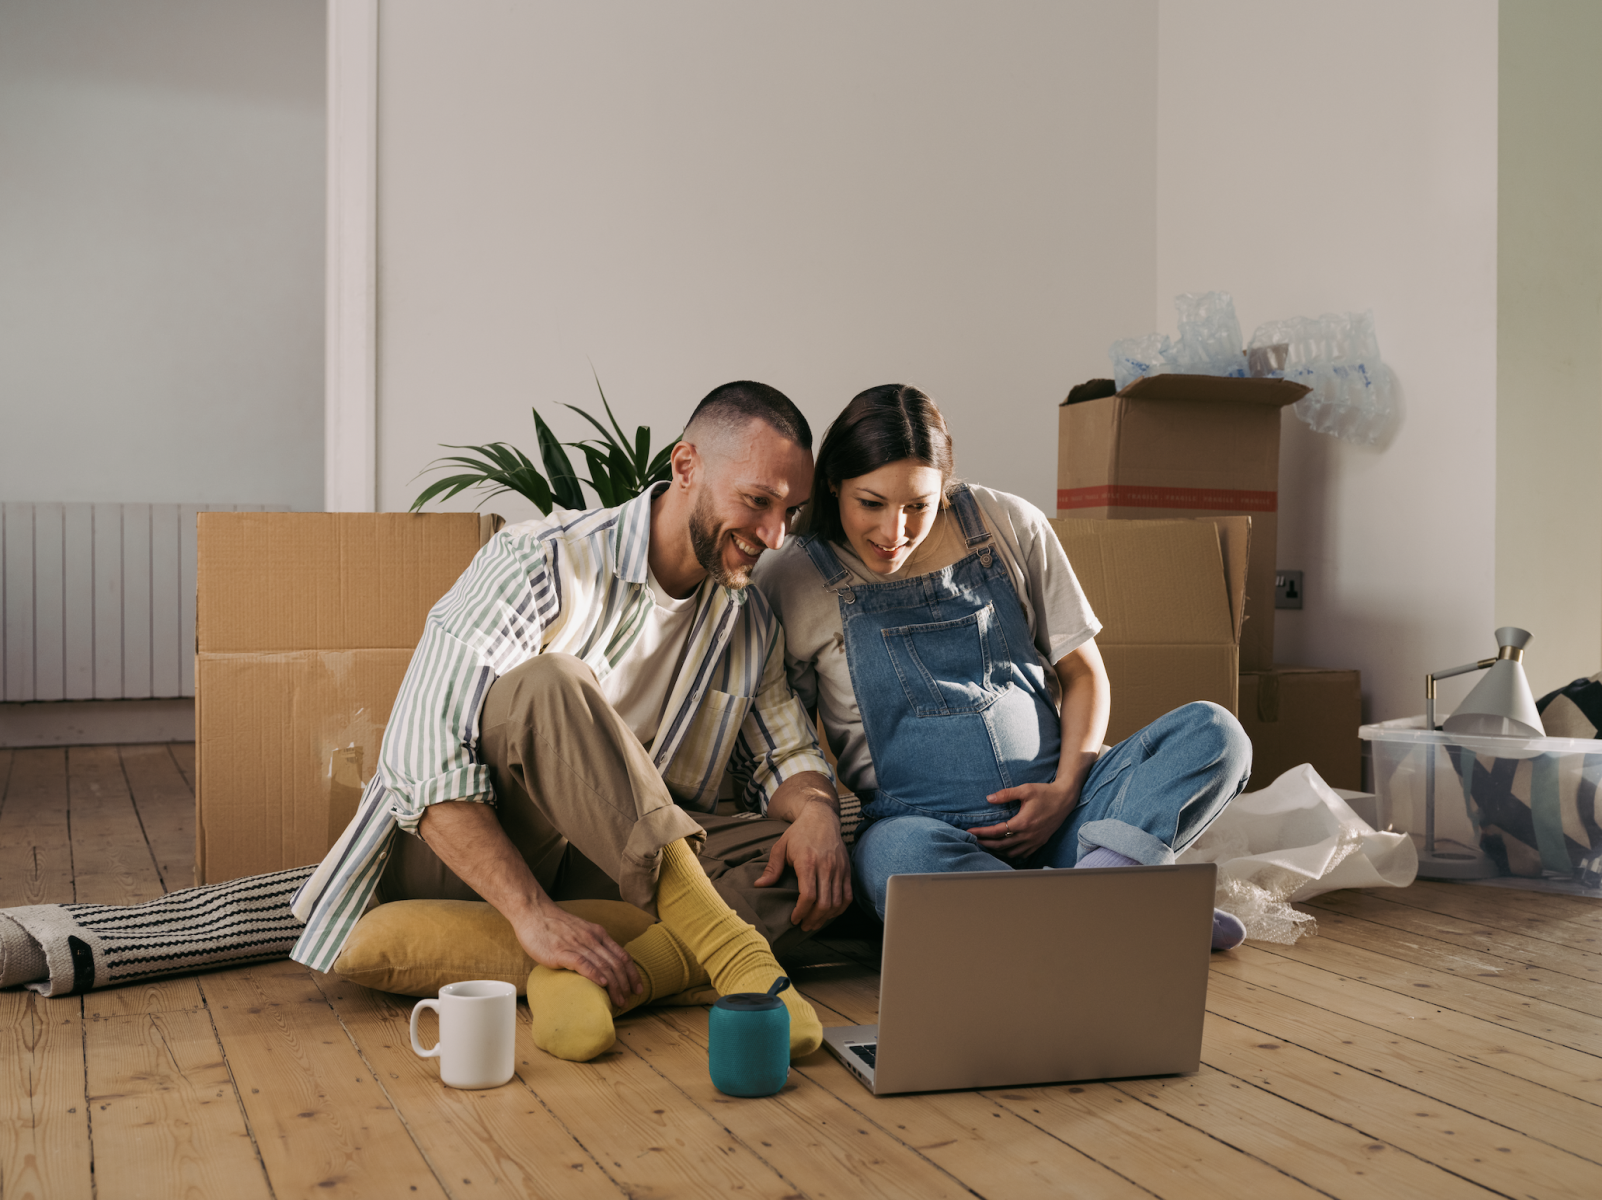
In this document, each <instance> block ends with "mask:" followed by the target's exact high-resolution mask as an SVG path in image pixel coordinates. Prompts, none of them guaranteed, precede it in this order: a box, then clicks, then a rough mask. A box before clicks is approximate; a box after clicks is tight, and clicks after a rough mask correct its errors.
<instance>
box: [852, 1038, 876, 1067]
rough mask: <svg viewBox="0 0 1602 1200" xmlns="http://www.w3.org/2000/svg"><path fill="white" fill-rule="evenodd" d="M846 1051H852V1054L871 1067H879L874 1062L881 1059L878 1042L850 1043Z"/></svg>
mask: <svg viewBox="0 0 1602 1200" xmlns="http://www.w3.org/2000/svg"><path fill="white" fill-rule="evenodd" d="M846 1049H847V1050H849V1051H851V1053H852V1054H855V1055H856V1056H857V1057H858V1058H860V1059H861V1060H862V1061H863V1062H865V1063H867V1064H868V1065H869V1066H870V1067H874V1068H877V1067H878V1063H877V1062H875V1061H874V1060H875V1059H877V1058H878V1057H879V1043H878V1042H850V1043H848V1044H847V1045H846Z"/></svg>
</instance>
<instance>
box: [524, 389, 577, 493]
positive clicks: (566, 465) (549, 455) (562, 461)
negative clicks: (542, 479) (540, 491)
mask: <svg viewBox="0 0 1602 1200" xmlns="http://www.w3.org/2000/svg"><path fill="white" fill-rule="evenodd" d="M529 411H530V412H532V413H533V414H534V428H535V430H536V431H537V433H538V435H539V439H540V457H541V458H542V459H544V460H545V470H546V471H547V472H549V474H550V477H551V494H552V495H553V496H555V497H556V502H557V503H558V504H560V505H561V506H562V507H563V508H583V507H584V493H583V492H582V491H580V490H579V481H578V476H577V475H576V474H575V473H574V471H573V463H572V460H571V459H569V458H568V456H567V451H566V450H563V449H562V443H561V442H559V441H557V440H556V434H554V433H552V432H551V427H550V426H549V425H547V424H546V423H545V421H544V418H542V417H541V416H540V414H539V411H538V410H537V409H532V408H531V409H530V410H529Z"/></svg>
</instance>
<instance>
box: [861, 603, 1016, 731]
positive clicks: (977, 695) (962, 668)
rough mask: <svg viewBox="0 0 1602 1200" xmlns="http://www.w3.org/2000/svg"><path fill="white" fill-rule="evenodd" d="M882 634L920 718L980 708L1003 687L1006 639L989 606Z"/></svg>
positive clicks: (991, 700) (1005, 679)
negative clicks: (954, 616)
mask: <svg viewBox="0 0 1602 1200" xmlns="http://www.w3.org/2000/svg"><path fill="white" fill-rule="evenodd" d="M880 634H881V636H882V637H883V639H884V647H885V650H886V652H887V653H888V654H889V656H890V664H891V666H892V667H894V668H895V672H896V677H897V678H898V679H899V680H900V681H901V689H902V691H903V692H905V693H906V697H907V703H908V704H910V705H911V706H912V711H913V712H914V713H916V714H917V715H918V716H920V717H949V716H955V715H957V714H959V713H974V712H983V711H984V710H985V709H987V708H989V707H990V706H991V705H992V704H994V703H995V702H996V701H997V700H998V699H999V698H1000V697H1001V695H1002V693H1003V692H1005V691H1006V689H1007V682H1008V677H1009V672H1008V667H1007V664H1008V658H1007V640H1006V636H1005V635H1004V634H1003V633H1002V631H1001V623H1000V622H999V621H997V620H996V610H995V607H994V606H993V605H989V604H987V605H985V606H984V607H983V608H981V609H978V610H976V611H974V612H971V613H969V614H968V615H967V616H965V617H957V618H956V619H954V620H950V621H932V622H929V623H928V624H924V625H900V626H897V627H895V628H892V629H884V630H881V631H880Z"/></svg>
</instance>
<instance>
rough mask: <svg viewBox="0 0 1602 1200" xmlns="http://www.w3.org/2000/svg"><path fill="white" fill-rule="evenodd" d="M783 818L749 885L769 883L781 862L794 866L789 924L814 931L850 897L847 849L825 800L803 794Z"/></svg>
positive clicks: (775, 877)
mask: <svg viewBox="0 0 1602 1200" xmlns="http://www.w3.org/2000/svg"><path fill="white" fill-rule="evenodd" d="M768 811H769V813H770V814H771V813H772V811H773V810H772V807H771V805H770V807H769V810H768ZM786 819H788V820H789V821H790V828H788V829H786V830H785V831H784V833H783V835H782V836H781V837H780V838H779V840H778V841H777V842H775V843H774V844H773V849H771V850H769V851H768V865H767V868H766V869H765V870H764V871H763V872H762V874H761V875H760V876H758V877H757V880H756V884H755V886H757V887H772V886H773V885H774V884H776V883H778V882H779V877H780V876H782V875H783V874H784V868H785V867H786V866H787V865H788V866H790V867H792V868H794V870H795V876H796V881H797V883H798V884H799V886H800V891H801V894H800V896H799V897H798V899H797V900H796V906H795V909H794V911H792V912H791V913H790V924H792V925H799V926H801V928H802V929H805V930H806V931H807V932H808V933H815V932H817V931H818V930H819V929H822V928H823V927H824V926H825V925H827V924H828V923H829V922H830V921H832V920H834V919H835V918H836V917H838V916H839V915H840V914H841V913H843V912H845V910H846V906H847V905H849V904H850V903H851V855H850V854H849V853H847V851H846V848H845V841H844V840H843V839H842V838H841V837H840V814H839V813H838V812H837V811H835V808H834V806H833V805H831V804H830V803H828V802H827V801H826V800H822V799H812V800H808V801H806V802H805V804H803V805H802V806H801V807H800V808H799V809H798V810H797V811H795V813H794V815H793V816H787V817H786Z"/></svg>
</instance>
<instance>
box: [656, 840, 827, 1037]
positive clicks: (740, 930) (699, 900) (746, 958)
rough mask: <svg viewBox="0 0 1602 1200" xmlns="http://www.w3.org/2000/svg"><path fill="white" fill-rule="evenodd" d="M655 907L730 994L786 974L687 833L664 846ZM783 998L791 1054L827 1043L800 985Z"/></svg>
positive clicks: (770, 982)
mask: <svg viewBox="0 0 1602 1200" xmlns="http://www.w3.org/2000/svg"><path fill="white" fill-rule="evenodd" d="M656 911H657V913H658V914H659V915H660V916H661V918H662V924H663V925H665V926H666V927H667V928H668V929H670V930H671V931H672V932H673V933H675V934H677V935H678V938H679V940H680V941H681V942H682V943H683V944H684V946H685V947H686V948H687V949H688V951H689V953H690V954H691V955H693V956H694V957H695V958H696V959H698V960H700V962H701V965H702V966H704V967H705V968H706V971H707V974H708V975H710V976H711V978H712V986H713V987H715V988H717V990H718V991H719V992H721V993H722V994H723V995H725V996H727V995H729V994H731V993H733V992H765V991H767V990H768V988H769V987H771V986H772V985H773V981H774V980H775V979H777V978H778V977H779V976H780V975H782V974H784V972H783V970H782V969H781V968H780V967H779V960H778V959H776V958H774V957H773V951H772V950H771V949H769V948H768V943H767V941H766V939H764V938H763V936H762V935H761V934H760V933H758V932H757V931H756V928H755V927H754V926H753V925H751V924H750V923H748V922H746V921H742V920H741V919H740V917H739V915H738V914H736V913H735V911H734V910H733V909H731V908H730V907H729V906H728V904H727V903H725V902H724V899H723V897H722V896H719V895H718V893H717V890H716V889H715V888H713V886H712V881H711V880H710V879H708V878H707V877H706V872H705V871H703V870H702V869H701V864H700V862H699V861H697V859H696V857H695V852H694V851H693V850H691V849H690V847H689V844H688V843H686V842H685V841H684V840H683V839H680V840H679V841H676V842H669V843H668V844H667V845H666V846H663V847H662V871H661V874H660V875H659V876H658V878H657V885H656ZM779 999H780V1000H782V1001H783V1002H784V1007H785V1008H787V1009H789V1010H790V1058H791V1059H792V1060H794V1059H797V1058H804V1057H805V1056H806V1055H808V1054H811V1053H812V1052H813V1051H814V1050H816V1049H817V1048H818V1047H819V1046H821V1045H822V1044H823V1025H822V1023H821V1022H820V1021H819V1020H818V1014H817V1013H815V1012H813V1011H812V1006H811V1005H810V1004H808V1003H807V1002H806V1000H805V999H803V998H802V996H801V993H800V992H798V991H797V990H796V989H795V988H793V987H792V988H788V989H786V990H785V991H783V992H781V993H780V994H779Z"/></svg>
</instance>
